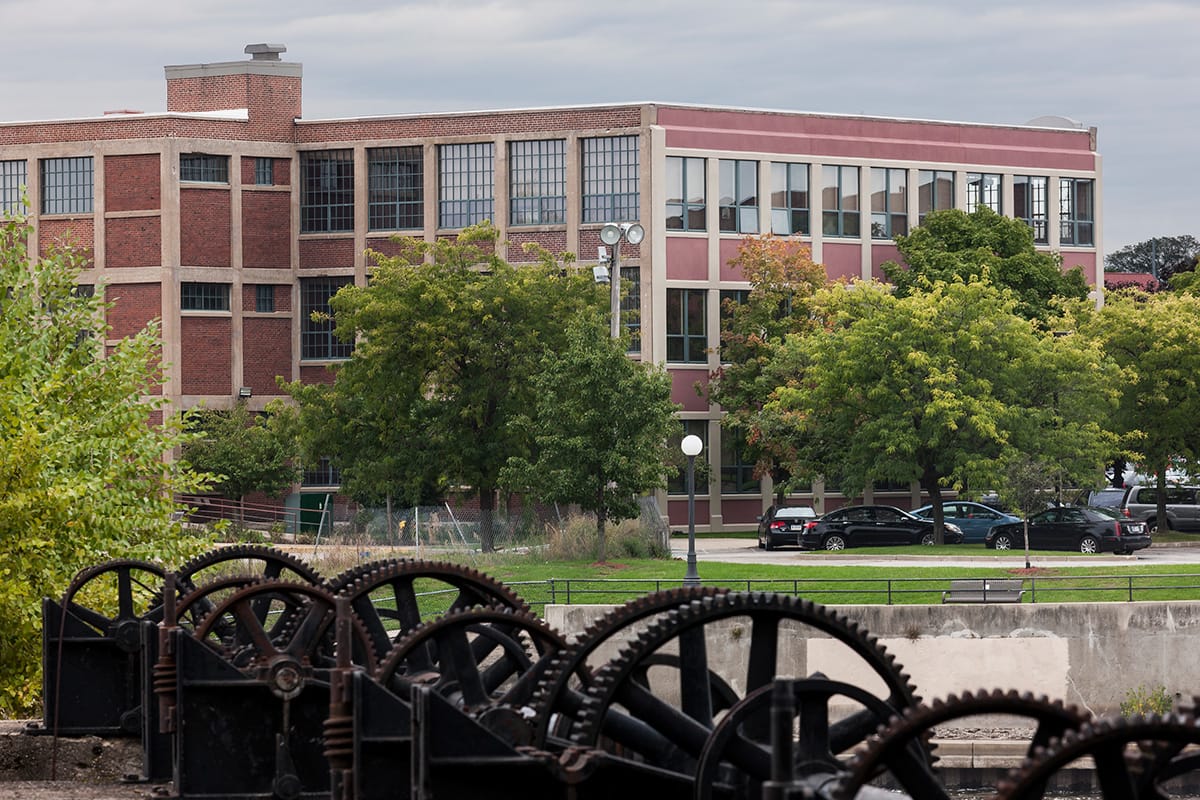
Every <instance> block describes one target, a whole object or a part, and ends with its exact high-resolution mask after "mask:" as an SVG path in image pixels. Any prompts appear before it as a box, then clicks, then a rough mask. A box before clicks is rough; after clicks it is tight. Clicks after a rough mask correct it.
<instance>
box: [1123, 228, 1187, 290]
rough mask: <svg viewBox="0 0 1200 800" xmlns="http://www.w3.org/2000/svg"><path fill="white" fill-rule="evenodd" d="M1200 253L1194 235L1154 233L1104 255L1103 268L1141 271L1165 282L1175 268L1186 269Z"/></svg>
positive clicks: (1173, 272)
mask: <svg viewBox="0 0 1200 800" xmlns="http://www.w3.org/2000/svg"><path fill="white" fill-rule="evenodd" d="M1198 255H1200V241H1197V240H1196V238H1195V237H1194V236H1186V235H1185V236H1155V237H1154V238H1153V239H1147V240H1146V241H1144V242H1137V243H1136V244H1127V245H1125V246H1124V247H1122V248H1121V249H1120V250H1115V251H1113V252H1111V253H1109V254H1108V255H1106V256H1105V257H1104V270H1105V271H1106V272H1144V273H1148V274H1150V275H1154V276H1155V277H1157V278H1158V279H1159V280H1161V281H1163V282H1166V281H1167V280H1169V279H1170V278H1171V276H1172V275H1174V274H1175V273H1176V272H1189V271H1191V270H1192V269H1194V268H1195V266H1196V257H1197V256H1198Z"/></svg>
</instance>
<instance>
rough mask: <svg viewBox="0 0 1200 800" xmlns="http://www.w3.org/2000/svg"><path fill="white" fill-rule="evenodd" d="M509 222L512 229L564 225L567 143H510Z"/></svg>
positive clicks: (557, 140) (565, 219) (561, 140)
mask: <svg viewBox="0 0 1200 800" xmlns="http://www.w3.org/2000/svg"><path fill="white" fill-rule="evenodd" d="M508 181H509V220H511V222H512V224H513V225H562V224H564V223H566V221H567V142H566V140H565V139H550V140H545V141H536V142H510V143H509V146H508Z"/></svg>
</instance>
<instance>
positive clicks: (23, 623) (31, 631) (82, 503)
mask: <svg viewBox="0 0 1200 800" xmlns="http://www.w3.org/2000/svg"><path fill="white" fill-rule="evenodd" d="M30 236H31V230H30V228H29V226H28V224H27V223H26V221H25V220H24V219H23V218H13V217H7V218H5V219H4V220H3V223H2V227H0V716H12V715H24V714H28V713H29V712H31V711H33V710H34V708H35V701H36V697H37V693H38V691H39V689H40V677H39V674H40V669H41V658H40V655H41V648H40V630H41V613H40V611H41V599H42V597H46V596H48V597H57V596H61V595H62V594H63V592H64V590H65V589H66V588H67V586H68V585H69V583H70V581H71V579H72V577H73V576H74V575H75V574H76V572H78V571H79V570H80V569H82V568H84V567H87V566H92V565H95V564H99V563H102V562H104V561H107V560H110V559H114V558H118V557H119V558H140V559H147V560H155V561H159V562H160V563H166V564H171V565H174V564H176V563H179V562H181V561H182V560H184V559H185V558H186V557H189V556H190V555H192V554H194V553H195V552H197V551H198V550H199V549H201V548H202V547H203V545H204V542H201V541H199V540H196V539H194V538H191V537H189V536H188V535H186V534H185V533H184V531H183V529H182V526H181V524H180V523H179V522H178V521H176V520H174V519H173V518H172V514H173V512H175V511H176V510H178V506H177V505H176V502H175V497H176V495H177V494H178V493H187V492H193V491H197V490H199V489H200V488H202V486H203V483H204V476H201V475H197V474H196V473H194V472H193V471H192V470H190V469H189V468H187V467H186V466H185V465H183V464H181V463H179V462H172V461H171V460H170V456H171V454H172V452H173V451H174V449H175V448H176V447H177V446H179V445H180V444H182V443H183V442H184V441H185V440H186V437H185V436H184V435H183V433H182V431H181V430H180V427H179V425H178V421H177V419H176V418H175V416H174V415H171V416H170V417H168V419H167V421H166V422H160V419H161V418H162V413H163V405H164V400H163V398H162V396H161V395H157V394H155V391H156V389H157V387H158V386H160V385H161V381H160V375H161V370H160V340H159V334H158V328H157V326H156V325H150V326H148V327H147V328H146V329H145V330H143V331H142V332H141V333H139V334H137V335H136V336H133V337H130V338H127V339H123V340H121V341H120V342H118V343H117V344H116V345H114V346H111V347H108V348H107V352H106V341H107V339H108V327H107V325H106V324H105V322H104V318H105V312H106V311H107V309H108V308H109V305H108V304H106V303H104V302H103V300H101V299H100V298H99V297H95V296H93V294H92V293H91V292H87V291H79V290H77V288H76V279H77V276H78V275H79V272H80V270H81V268H82V266H83V265H84V258H83V256H81V255H80V254H78V253H76V252H73V251H70V250H53V251H51V252H50V253H49V254H48V255H46V256H44V257H34V256H31V253H30V252H29V250H28V242H29V238H30ZM97 294H99V292H97ZM115 612H116V610H115V609H113V613H114V614H115Z"/></svg>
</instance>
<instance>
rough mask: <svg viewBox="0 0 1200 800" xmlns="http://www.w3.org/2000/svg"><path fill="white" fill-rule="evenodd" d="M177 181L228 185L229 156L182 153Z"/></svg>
mask: <svg viewBox="0 0 1200 800" xmlns="http://www.w3.org/2000/svg"><path fill="white" fill-rule="evenodd" d="M179 180H181V181H197V182H200V183H229V156H214V155H209V154H208V153H182V154H181V155H180V156H179Z"/></svg>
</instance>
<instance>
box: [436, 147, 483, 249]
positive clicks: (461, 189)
mask: <svg viewBox="0 0 1200 800" xmlns="http://www.w3.org/2000/svg"><path fill="white" fill-rule="evenodd" d="M494 150H495V148H494V146H493V145H492V143H491V142H477V143H473V144H444V145H440V146H439V147H438V169H439V178H440V180H439V187H438V227H441V228H465V227H467V226H468V225H475V224H477V223H480V222H483V221H484V220H485V219H491V218H492V216H493V209H494V191H495V154H494Z"/></svg>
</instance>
